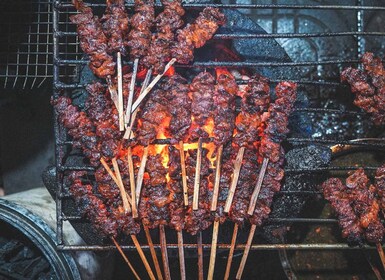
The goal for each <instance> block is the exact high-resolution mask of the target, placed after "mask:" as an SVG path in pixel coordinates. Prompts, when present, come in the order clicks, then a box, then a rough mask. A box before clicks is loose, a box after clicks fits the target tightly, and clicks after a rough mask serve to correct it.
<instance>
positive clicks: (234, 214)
mask: <svg viewBox="0 0 385 280" xmlns="http://www.w3.org/2000/svg"><path fill="white" fill-rule="evenodd" d="M235 152H237V149H234V153H235ZM234 156H235V154H233V157H234ZM234 160H235V159H234ZM258 170H259V169H258V157H257V153H256V151H255V149H246V150H245V153H244V156H243V161H242V168H241V170H240V173H239V179H238V185H237V188H236V190H235V193H234V198H233V203H232V205H231V209H230V212H229V218H230V220H232V221H233V222H234V223H237V224H239V225H243V223H244V221H245V219H246V218H247V208H248V206H249V203H250V196H251V193H252V191H253V188H254V186H255V182H256V180H257V177H258Z"/></svg>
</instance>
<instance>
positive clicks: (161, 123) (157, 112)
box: [136, 89, 171, 146]
mask: <svg viewBox="0 0 385 280" xmlns="http://www.w3.org/2000/svg"><path fill="white" fill-rule="evenodd" d="M165 94H166V93H165V91H164V90H162V89H156V90H154V92H153V94H152V95H151V98H150V99H149V100H148V101H147V102H146V104H145V105H144V107H143V109H142V111H141V112H140V118H139V121H138V126H137V130H136V134H137V141H138V142H139V144H140V145H142V146H148V145H149V144H150V143H151V142H153V141H154V140H155V139H156V138H157V136H159V135H165V136H169V127H170V119H171V114H170V112H169V111H168V108H167V106H165V105H164V104H167V99H166V98H165Z"/></svg>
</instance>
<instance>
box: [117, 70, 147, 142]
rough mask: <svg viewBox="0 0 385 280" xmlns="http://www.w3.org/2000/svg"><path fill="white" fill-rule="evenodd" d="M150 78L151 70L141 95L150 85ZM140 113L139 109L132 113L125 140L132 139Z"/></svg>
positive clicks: (145, 79) (144, 82)
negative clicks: (133, 129)
mask: <svg viewBox="0 0 385 280" xmlns="http://www.w3.org/2000/svg"><path fill="white" fill-rule="evenodd" d="M150 78H151V70H148V71H147V74H146V77H145V78H144V81H143V86H142V89H141V91H140V94H142V93H143V91H144V89H145V88H146V87H147V86H148V83H149V82H150ZM138 112H139V108H136V109H135V111H134V112H133V113H132V115H131V121H130V125H129V126H128V127H127V129H126V132H125V133H124V136H123V138H124V139H131V138H132V137H133V132H132V128H133V126H134V123H135V119H136V116H137V114H138Z"/></svg>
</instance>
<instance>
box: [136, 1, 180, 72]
mask: <svg viewBox="0 0 385 280" xmlns="http://www.w3.org/2000/svg"><path fill="white" fill-rule="evenodd" d="M162 4H163V7H164V10H163V12H161V13H160V14H159V15H158V16H157V17H156V19H155V22H156V29H157V33H156V34H154V35H153V36H152V40H151V44H150V47H149V49H148V54H147V55H146V57H145V58H144V59H143V64H144V65H146V67H147V68H153V70H154V72H155V73H162V72H163V71H164V67H165V64H166V63H167V62H168V61H169V60H170V59H171V50H170V46H171V44H172V43H173V42H174V37H175V35H174V32H175V31H176V30H177V29H179V28H181V27H182V25H183V20H182V18H181V17H182V16H183V15H184V9H183V7H182V1H181V0H171V1H170V0H163V1H162Z"/></svg>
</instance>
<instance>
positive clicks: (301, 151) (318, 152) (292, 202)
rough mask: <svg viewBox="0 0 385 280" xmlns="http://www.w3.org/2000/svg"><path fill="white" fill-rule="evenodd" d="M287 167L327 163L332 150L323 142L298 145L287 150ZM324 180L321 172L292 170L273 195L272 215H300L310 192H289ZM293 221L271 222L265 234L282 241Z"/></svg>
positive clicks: (305, 166)
mask: <svg viewBox="0 0 385 280" xmlns="http://www.w3.org/2000/svg"><path fill="white" fill-rule="evenodd" d="M286 161H287V164H286V169H306V168H317V167H326V166H328V165H329V163H330V161H331V150H330V148H329V147H327V146H323V145H310V146H307V147H303V148H295V149H293V150H291V151H289V152H288V153H287V154H286ZM324 180H325V175H322V174H320V173H314V172H313V173H311V172H309V173H305V172H301V173H289V174H286V177H285V184H284V186H283V187H282V189H281V191H285V193H277V195H276V198H275V199H274V202H273V206H272V212H271V214H270V216H269V218H270V219H282V218H296V217H298V216H299V214H300V212H301V210H302V208H303V206H304V205H305V203H306V201H307V200H308V198H309V196H308V195H304V194H300V193H293V194H288V193H286V192H298V191H316V190H317V186H318V185H319V184H320V183H322V182H323V181H324ZM289 227H290V224H287V223H274V224H273V223H270V224H269V223H268V224H266V225H265V226H264V227H263V228H262V229H261V234H262V236H263V237H264V238H265V239H266V240H268V241H269V242H271V243H282V242H283V240H284V237H285V235H286V232H287V230H288V228H289Z"/></svg>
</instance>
